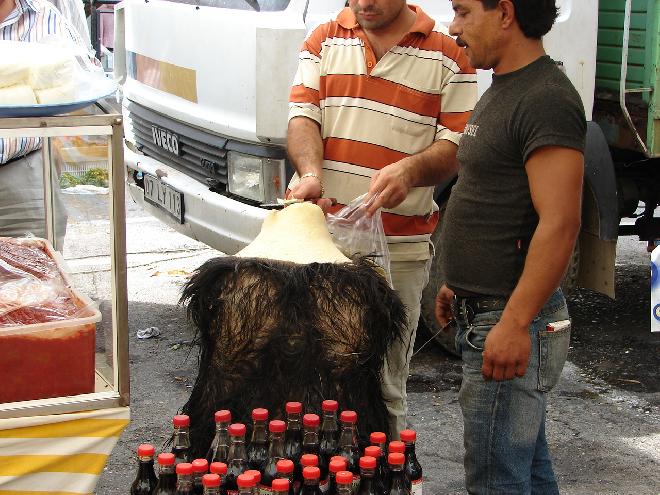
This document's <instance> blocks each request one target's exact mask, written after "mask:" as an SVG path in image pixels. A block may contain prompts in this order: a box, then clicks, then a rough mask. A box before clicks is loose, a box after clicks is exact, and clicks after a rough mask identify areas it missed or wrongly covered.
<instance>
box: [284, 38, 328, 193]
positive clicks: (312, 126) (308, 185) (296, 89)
mask: <svg viewBox="0 0 660 495" xmlns="http://www.w3.org/2000/svg"><path fill="white" fill-rule="evenodd" d="M323 39H325V29H324V26H320V27H318V28H317V29H315V30H314V31H313V32H312V34H311V35H310V36H309V37H308V38H307V39H306V40H305V42H304V43H303V46H302V48H301V50H300V54H299V57H298V70H297V72H296V75H295V78H294V81H293V86H292V88H291V94H290V97H289V127H288V130H287V152H288V154H289V158H290V160H291V163H292V164H293V167H294V168H295V170H296V172H297V173H298V177H303V176H305V178H303V179H301V180H299V181H298V182H297V183H295V184H294V185H293V186H292V188H291V190H290V191H289V193H288V195H287V197H289V198H297V199H317V198H320V197H321V196H322V192H323V187H322V180H323V176H322V167H323V139H322V137H321V127H320V126H321V107H320V101H319V84H320V79H321V77H320V65H321V59H320V53H321V43H322V41H323ZM306 174H307V175H306Z"/></svg>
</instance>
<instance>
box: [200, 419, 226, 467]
mask: <svg viewBox="0 0 660 495" xmlns="http://www.w3.org/2000/svg"><path fill="white" fill-rule="evenodd" d="M214 419H215V436H214V437H213V441H212V442H211V447H209V451H208V453H207V454H206V460H207V461H209V464H210V463H212V462H224V463H226V462H227V457H228V456H229V432H228V430H227V429H228V428H229V424H230V423H231V412H230V411H228V410H226V409H222V410H220V411H216V412H215V415H214Z"/></svg>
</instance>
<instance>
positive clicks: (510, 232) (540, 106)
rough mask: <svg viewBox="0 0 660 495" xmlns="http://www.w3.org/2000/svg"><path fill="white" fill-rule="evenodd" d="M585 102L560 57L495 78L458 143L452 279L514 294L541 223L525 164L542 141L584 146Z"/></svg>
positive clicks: (445, 228) (451, 216)
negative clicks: (561, 66)
mask: <svg viewBox="0 0 660 495" xmlns="http://www.w3.org/2000/svg"><path fill="white" fill-rule="evenodd" d="M585 135H586V121H585V116H584V109H583V106H582V100H581V99H580V96H579V94H578V92H577V91H576V90H575V88H574V87H573V85H572V84H571V82H570V81H569V80H568V78H567V77H566V75H565V74H564V73H563V72H562V71H561V70H559V69H558V68H557V67H556V65H555V63H554V62H553V60H552V59H551V58H550V57H548V56H543V57H541V58H539V59H537V60H536V61H534V62H532V63H531V64H529V65H527V66H525V67H523V68H522V69H519V70H517V71H515V72H511V73H508V74H503V75H499V76H497V75H495V76H493V83H492V85H491V87H490V88H489V89H488V90H487V91H486V92H485V93H484V95H483V96H482V97H481V99H480V100H479V101H478V102H477V105H476V107H475V109H474V112H473V113H472V117H471V118H470V121H469V122H468V125H467V126H466V128H465V132H464V134H463V137H462V139H461V143H460V146H459V148H458V160H459V162H460V169H459V173H458V181H457V183H456V185H455V186H454V188H453V190H452V193H451V197H450V199H449V203H448V205H447V211H446V214H445V217H444V219H443V220H442V232H441V241H440V242H441V246H442V249H441V251H442V264H443V267H444V273H445V276H446V282H447V285H448V286H449V287H451V288H453V289H455V290H457V292H458V293H459V294H460V293H466V294H469V293H476V294H484V295H497V296H508V295H509V294H511V292H512V291H513V289H514V288H515V286H516V284H517V282H518V279H519V278H520V275H521V273H522V270H523V266H524V262H525V256H526V254H527V247H528V245H529V241H530V239H531V237H532V234H533V233H534V230H535V229H536V226H537V224H538V216H537V214H536V211H535V209H534V206H533V204H532V199H531V195H530V191H529V182H528V178H527V173H526V171H525V162H526V161H527V159H528V157H529V156H530V154H531V153H532V152H533V151H534V150H536V149H537V148H540V147H542V146H563V147H568V148H574V149H577V150H580V151H584V145H585Z"/></svg>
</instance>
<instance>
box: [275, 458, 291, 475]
mask: <svg viewBox="0 0 660 495" xmlns="http://www.w3.org/2000/svg"><path fill="white" fill-rule="evenodd" d="M275 469H277V472H278V473H285V474H289V473H293V461H290V460H289V459H280V460H279V461H277V464H275Z"/></svg>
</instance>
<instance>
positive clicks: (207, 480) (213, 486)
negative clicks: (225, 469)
mask: <svg viewBox="0 0 660 495" xmlns="http://www.w3.org/2000/svg"><path fill="white" fill-rule="evenodd" d="M202 484H203V485H204V495H220V476H218V475H217V474H205V475H204V476H202Z"/></svg>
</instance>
